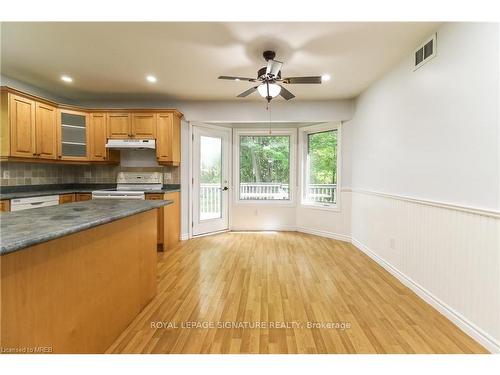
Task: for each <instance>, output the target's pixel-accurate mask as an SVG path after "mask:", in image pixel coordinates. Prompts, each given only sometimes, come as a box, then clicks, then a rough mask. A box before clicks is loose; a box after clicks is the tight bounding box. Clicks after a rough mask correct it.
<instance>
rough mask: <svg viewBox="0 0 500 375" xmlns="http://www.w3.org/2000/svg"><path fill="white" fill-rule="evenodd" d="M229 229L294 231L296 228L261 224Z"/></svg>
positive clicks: (242, 230) (243, 230)
mask: <svg viewBox="0 0 500 375" xmlns="http://www.w3.org/2000/svg"><path fill="white" fill-rule="evenodd" d="M229 230H230V231H233V232H247V231H248V232H259V231H276V232H296V231H297V228H296V227H295V226H288V225H263V226H260V227H246V228H239V227H231V228H229Z"/></svg>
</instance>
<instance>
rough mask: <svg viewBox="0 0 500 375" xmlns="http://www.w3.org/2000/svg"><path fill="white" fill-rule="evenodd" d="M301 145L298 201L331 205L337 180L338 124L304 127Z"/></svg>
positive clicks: (307, 203) (334, 203)
mask: <svg viewBox="0 0 500 375" xmlns="http://www.w3.org/2000/svg"><path fill="white" fill-rule="evenodd" d="M302 146H303V183H302V203H303V204H306V205H318V206H335V205H336V204H337V181H338V127H337V126H332V125H330V126H320V127H311V128H310V129H307V128H305V129H304V130H303V137H302Z"/></svg>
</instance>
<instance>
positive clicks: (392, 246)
mask: <svg viewBox="0 0 500 375" xmlns="http://www.w3.org/2000/svg"><path fill="white" fill-rule="evenodd" d="M389 247H390V248H391V249H395V248H396V240H395V239H394V238H389Z"/></svg>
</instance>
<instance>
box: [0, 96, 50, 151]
mask: <svg viewBox="0 0 500 375" xmlns="http://www.w3.org/2000/svg"><path fill="white" fill-rule="evenodd" d="M8 102H9V103H8V116H7V117H8V121H5V124H4V120H5V119H2V137H6V138H8V142H5V141H4V140H2V148H6V150H2V156H11V157H20V158H30V159H56V158H57V109H56V108H55V107H53V106H51V105H48V104H45V103H41V102H37V101H34V100H31V99H28V98H24V97H22V96H19V95H14V94H8Z"/></svg>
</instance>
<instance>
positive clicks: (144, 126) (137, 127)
mask: <svg viewBox="0 0 500 375" xmlns="http://www.w3.org/2000/svg"><path fill="white" fill-rule="evenodd" d="M131 133H132V136H133V137H134V138H140V139H155V138H156V113H132V132H131Z"/></svg>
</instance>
